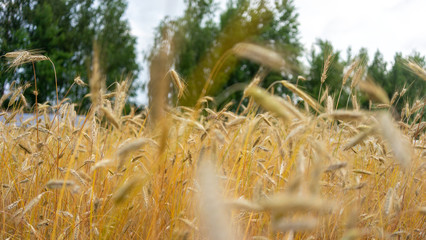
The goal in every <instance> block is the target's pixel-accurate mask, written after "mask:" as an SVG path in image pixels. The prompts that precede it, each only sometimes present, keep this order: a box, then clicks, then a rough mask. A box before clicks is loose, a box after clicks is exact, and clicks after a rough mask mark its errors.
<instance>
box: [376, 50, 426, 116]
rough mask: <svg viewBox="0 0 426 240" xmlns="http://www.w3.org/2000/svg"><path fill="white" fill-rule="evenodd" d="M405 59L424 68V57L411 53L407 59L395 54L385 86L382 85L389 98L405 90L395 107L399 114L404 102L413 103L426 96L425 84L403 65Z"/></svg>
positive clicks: (425, 64) (425, 63)
mask: <svg viewBox="0 0 426 240" xmlns="http://www.w3.org/2000/svg"><path fill="white" fill-rule="evenodd" d="M407 59H408V60H411V61H414V62H416V63H417V64H419V66H421V67H423V68H424V67H425V66H426V61H425V57H424V56H421V55H420V54H419V53H413V54H411V55H410V56H408V57H407V58H404V57H403V56H402V54H401V53H396V54H395V56H394V62H393V64H392V68H391V69H390V71H389V72H388V74H387V84H385V85H384V88H385V90H386V92H387V93H388V94H389V97H392V95H393V93H394V92H396V91H399V92H401V90H402V89H403V88H406V90H407V91H406V93H405V94H404V96H403V100H400V101H399V102H398V105H397V110H398V111H399V112H400V110H401V109H402V107H403V106H404V103H405V102H409V103H413V102H414V101H415V100H417V99H420V98H424V97H425V96H426V84H425V82H424V81H423V80H422V79H421V78H420V77H418V76H417V75H416V74H414V73H413V72H412V71H411V70H410V69H409V68H408V67H407V66H406V65H405V62H406V61H407Z"/></svg>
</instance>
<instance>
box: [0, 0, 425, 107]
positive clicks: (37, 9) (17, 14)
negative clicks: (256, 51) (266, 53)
mask: <svg viewBox="0 0 426 240" xmlns="http://www.w3.org/2000/svg"><path fill="white" fill-rule="evenodd" d="M126 7H127V3H126V1H125V0H103V1H99V3H98V4H96V1H94V0H61V1H56V0H12V1H2V2H1V3H0V22H1V25H2V26H1V28H0V51H1V53H0V54H1V55H4V54H5V53H7V52H10V51H14V50H17V49H40V50H43V51H44V53H45V55H47V56H49V57H50V58H51V59H52V61H53V62H54V63H55V66H56V72H57V74H58V88H59V94H60V95H61V96H64V95H65V94H67V97H69V98H70V99H71V100H72V101H77V102H80V104H81V106H82V108H83V109H84V108H85V107H86V108H87V106H88V101H86V102H85V101H84V100H82V99H83V97H84V96H85V95H86V94H87V92H88V91H87V90H88V89H87V88H81V87H79V88H77V87H72V88H70V87H71V86H72V84H73V82H74V78H75V77H77V76H80V78H81V79H82V80H83V81H85V82H87V81H88V79H89V77H90V70H91V69H90V67H91V58H92V55H93V42H94V41H96V42H98V43H99V45H100V48H99V49H101V53H100V54H101V65H102V67H103V71H104V74H105V76H106V78H107V81H106V83H107V84H106V85H107V87H110V88H111V87H113V82H115V81H117V80H120V79H121V78H123V76H125V74H129V73H130V74H132V75H133V76H137V74H138V73H139V71H140V67H139V66H138V64H137V62H136V50H135V49H136V39H135V37H134V36H132V35H131V34H130V28H129V24H128V22H127V20H126V19H124V17H123V16H124V12H125V10H126ZM165 41H168V42H170V45H169V49H168V51H167V61H163V62H161V64H163V65H164V66H163V68H164V69H175V70H176V72H178V73H179V74H180V75H181V77H182V79H184V81H185V82H186V85H187V91H186V93H185V94H184V96H183V97H182V98H180V99H179V100H178V97H177V92H176V91H175V90H173V87H172V86H171V85H170V86H169V89H168V91H169V94H168V98H169V101H170V102H177V101H179V104H182V105H187V106H193V105H194V104H195V103H196V101H197V99H198V97H199V96H200V94H201V93H202V91H203V88H205V86H206V84H210V86H209V87H208V91H207V92H206V93H205V94H206V95H209V96H212V97H214V98H215V99H216V105H217V107H221V106H223V105H225V104H226V103H228V102H229V101H234V102H237V103H238V102H239V101H240V100H241V98H242V96H243V91H242V90H243V89H244V86H245V84H248V83H250V82H251V81H252V79H253V78H254V76H256V75H261V76H263V80H262V82H261V87H263V88H268V87H271V86H272V88H273V91H274V94H277V95H284V94H289V92H287V91H286V89H285V88H284V87H283V86H281V85H279V84H274V85H273V83H274V82H276V81H278V80H282V79H285V80H289V81H290V82H293V83H295V84H297V85H298V86H299V87H300V88H302V89H304V90H305V91H306V92H308V93H309V94H311V95H312V96H313V97H314V98H315V99H318V100H324V99H321V97H322V96H324V92H327V93H328V95H330V96H333V97H334V98H335V99H339V101H338V105H339V106H338V107H343V108H344V107H347V106H349V107H352V105H353V103H352V101H353V99H357V101H359V103H360V105H361V107H368V105H369V102H368V100H367V98H366V97H365V96H363V95H359V93H357V92H356V91H352V87H353V86H351V84H352V83H351V79H352V78H354V77H357V76H358V77H359V76H361V75H362V77H363V78H366V77H367V76H368V77H369V78H371V79H373V80H374V81H375V82H376V83H377V84H378V85H380V86H382V87H383V88H384V89H385V91H386V92H387V93H388V95H389V98H392V96H393V94H394V92H396V91H397V92H399V93H401V92H403V93H404V94H403V95H402V96H401V95H400V98H399V99H398V101H397V102H395V104H396V105H397V107H398V108H402V106H403V105H404V104H406V103H409V104H412V103H413V101H415V100H416V99H419V98H422V97H424V96H425V94H426V88H425V83H424V82H423V81H421V80H420V79H419V77H417V76H416V75H415V74H414V73H412V72H411V71H410V70H409V69H408V68H407V67H406V66H405V65H404V62H405V61H406V60H407V59H410V60H412V61H415V62H416V63H417V64H418V65H420V66H421V67H423V68H424V67H425V65H426V62H425V57H424V56H423V55H421V54H420V53H413V54H411V55H409V56H403V55H402V54H401V53H395V56H394V59H393V61H392V62H386V61H385V60H384V58H383V55H382V54H381V53H380V51H379V50H377V51H376V52H375V53H374V54H373V56H370V55H369V53H368V52H367V50H366V49H361V50H360V51H359V52H357V53H354V52H352V51H351V49H350V48H348V49H347V50H346V54H345V55H346V56H345V58H343V57H342V55H343V54H342V52H341V51H340V50H337V49H335V48H334V47H333V46H332V44H331V43H330V42H329V41H326V40H321V39H319V40H318V41H317V42H316V43H315V44H314V46H312V47H310V49H304V47H303V46H302V44H301V42H300V32H299V22H298V13H297V9H296V7H295V4H294V1H292V0H276V1H268V0H260V1H252V0H229V1H228V3H227V5H226V8H225V10H223V11H222V12H219V8H218V3H217V1H215V0H185V11H184V13H183V15H182V16H180V17H177V18H170V17H166V18H164V19H163V20H162V21H161V22H160V23H159V25H158V27H157V28H156V30H155V38H154V42H153V46H152V48H151V49H150V50H149V51H147V52H145V53H144V55H145V60H146V62H147V63H148V64H151V65H153V63H154V62H155V61H156V60H155V59H156V58H155V56H157V55H159V53H160V52H161V49H162V45H163V43H164V42H165ZM240 42H249V43H254V44H258V45H261V46H264V47H266V48H269V49H271V50H273V51H275V52H277V53H279V54H280V55H281V56H282V57H283V58H284V59H285V62H286V63H287V67H286V69H285V71H277V70H274V69H269V68H267V67H265V66H260V65H259V64H258V63H253V62H251V61H248V60H243V59H238V58H237V57H236V56H234V55H232V54H229V52H230V50H231V49H232V48H233V47H234V46H235V45H236V44H237V43H240ZM348 44H350V43H348ZM225 56H226V57H225ZM305 58H306V60H307V61H303V59H305ZM1 61H2V64H1V65H0V74H1V75H0V93H1V94H4V93H5V92H6V91H7V90H8V87H9V86H10V85H11V83H12V82H13V81H15V82H18V83H21V84H22V83H23V82H29V81H30V79H32V76H33V75H32V74H33V69H32V66H30V65H26V66H22V67H21V68H19V69H18V70H14V71H13V70H8V69H7V68H8V67H7V64H6V62H5V59H4V58H2V59H1ZM157 63H158V61H157ZM35 67H36V74H37V78H38V79H39V81H38V83H37V84H38V88H39V89H40V94H39V100H38V101H39V102H43V101H47V100H52V99H55V84H54V76H53V73H52V68H51V66H50V64H49V63H47V62H40V63H37V64H36V66H35ZM325 67H326V69H327V71H326V72H325V71H324V69H325ZM152 69H155V68H151V70H152ZM356 74H358V75H356ZM160 78H161V77H160ZM152 79H154V78H152ZM208 80H211V83H209V82H206V81H208ZM145 82H147V83H146V84H144V85H143V86H141V84H139V85H138V84H133V87H132V88H131V89H130V92H129V93H130V94H131V95H134V93H135V89H137V88H139V87H144V88H145V87H147V88H148V92H149V98H150V99H151V100H152V99H153V98H152V95H153V94H154V93H155V84H154V82H155V81H154V80H152V81H145ZM70 89H71V90H70ZM33 90H34V89H33V86H31V87H30V88H28V89H27V90H26V92H25V96H27V97H28V98H29V100H30V104H33V103H34V94H32V91H33ZM235 105H237V104H235ZM234 110H236V108H234Z"/></svg>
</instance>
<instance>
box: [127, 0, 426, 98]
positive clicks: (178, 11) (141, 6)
mask: <svg viewBox="0 0 426 240" xmlns="http://www.w3.org/2000/svg"><path fill="white" fill-rule="evenodd" d="M216 2H219V4H220V9H224V8H225V4H226V2H227V0H216ZM128 3H129V4H128V9H127V12H126V17H127V19H128V20H129V22H130V27H131V29H132V34H133V35H134V36H136V37H137V38H138V46H137V49H138V56H139V57H138V58H139V59H138V60H139V62H140V63H141V64H142V60H143V56H142V51H144V50H147V49H149V47H150V46H152V42H153V33H154V28H155V27H156V26H157V25H158V24H159V22H160V21H161V19H163V18H164V16H166V15H169V16H172V17H173V16H181V15H182V14H183V11H184V1H183V0H128ZM294 3H295V5H296V8H297V12H298V13H299V18H298V19H299V23H300V26H299V32H300V37H301V42H302V43H303V44H304V46H305V48H306V49H310V47H311V46H312V44H313V43H314V42H315V40H316V39H317V38H320V39H325V40H329V41H331V43H332V44H333V46H334V47H335V48H336V49H338V50H341V51H342V52H343V53H344V52H346V49H347V48H348V47H349V46H351V47H352V50H353V53H356V52H358V50H359V49H360V48H361V47H366V48H367V49H368V52H369V55H370V58H372V57H373V54H374V52H375V51H376V50H377V49H379V50H380V51H381V52H382V54H383V55H384V58H385V60H386V61H388V62H391V61H392V60H393V56H394V54H395V53H396V52H402V53H403V55H408V54H411V53H412V52H413V51H414V50H416V51H418V52H420V53H421V54H422V55H426V29H425V24H426V14H425V13H424V12H425V10H426V1H425V0H295V1H294ZM146 69H147V67H146V66H144V70H143V71H142V72H141V73H140V76H139V77H138V81H147V79H148V73H147V71H146ZM145 95H146V94H145V93H142V92H140V93H139V96H138V97H137V101H138V102H140V103H146V96H145Z"/></svg>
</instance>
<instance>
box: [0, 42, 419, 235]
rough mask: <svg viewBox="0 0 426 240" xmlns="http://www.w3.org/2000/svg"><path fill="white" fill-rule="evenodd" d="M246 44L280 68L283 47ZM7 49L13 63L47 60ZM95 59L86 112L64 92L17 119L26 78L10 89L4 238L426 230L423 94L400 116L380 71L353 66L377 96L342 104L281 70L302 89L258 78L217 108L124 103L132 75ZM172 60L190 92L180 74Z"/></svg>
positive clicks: (1, 174)
mask: <svg viewBox="0 0 426 240" xmlns="http://www.w3.org/2000/svg"><path fill="white" fill-rule="evenodd" d="M238 51H239V52H236V55H241V57H244V58H248V59H252V60H254V61H256V62H258V63H260V64H263V65H265V66H271V67H272V68H273V67H274V66H275V65H277V64H278V68H279V67H280V66H281V65H280V64H282V61H283V60H282V59H280V58H279V56H277V55H274V54H273V53H271V52H270V51H268V50H266V49H263V48H262V47H260V46H253V45H251V44H241V45H239V48H238ZM9 57H10V58H11V59H12V60H11V64H12V65H13V64H15V65H14V66H19V65H20V64H23V63H27V62H35V61H40V60H47V57H46V59H44V58H41V57H40V55H37V54H34V53H31V52H27V53H26V55H25V54H23V53H22V52H21V53H10V54H9ZM31 57H34V58H33V59H31ZM35 57H38V58H35ZM409 64H413V63H409ZM414 67H417V71H418V72H420V73H421V74H424V73H425V70H424V69H421V68H420V69H418V66H414ZM98 69H99V66H98V63H97V60H96V57H94V61H93V73H92V77H91V80H90V83H88V84H86V83H84V82H83V81H82V80H81V79H79V78H77V79H76V80H75V83H76V84H75V86H74V87H90V89H91V94H90V98H91V99H92V107H91V109H90V110H89V112H88V113H87V114H86V115H85V118H84V119H83V120H81V121H80V123H78V124H75V122H76V119H77V114H76V112H75V105H74V104H73V103H71V102H69V101H66V100H64V99H63V98H61V97H60V96H58V100H59V101H58V102H59V104H56V103H55V102H53V103H50V104H49V103H43V104H40V103H38V105H36V107H33V108H31V112H32V113H34V117H33V118H32V119H29V120H27V121H26V122H23V123H20V124H18V121H17V119H16V118H15V116H16V115H17V114H20V113H22V112H23V111H24V109H25V108H28V106H25V105H26V101H25V97H24V96H23V95H22V94H21V92H22V88H24V87H25V86H19V87H16V88H15V92H11V93H10V94H9V95H7V96H6V95H5V96H3V97H2V99H1V102H4V101H5V100H6V99H8V100H9V106H8V107H7V109H2V110H1V115H2V116H3V118H4V119H5V120H4V121H2V122H0V129H1V131H0V132H1V139H0V160H1V166H2V167H1V170H0V181H1V185H2V186H1V189H0V194H1V197H0V200H1V201H0V222H1V224H0V226H1V228H0V238H1V239H214V240H215V239H217V240H222V239H425V238H426V223H425V222H426V221H425V220H426V202H425V201H426V198H425V196H426V189H425V184H426V178H425V176H426V174H425V173H426V161H425V160H426V145H425V140H426V138H425V128H426V123H425V122H422V119H424V118H423V112H424V109H425V104H426V100H425V99H424V98H423V99H419V100H418V101H417V102H415V103H413V104H411V105H407V106H406V107H405V108H404V109H403V112H402V113H401V119H400V120H395V119H394V118H393V117H392V115H391V114H390V110H389V109H391V108H392V105H393V104H394V102H395V99H394V98H392V99H388V98H387V95H386V94H385V93H384V92H383V90H382V89H381V88H380V86H377V85H375V84H374V83H373V82H371V81H365V80H363V79H354V78H353V77H351V78H350V80H352V81H358V83H354V84H353V88H354V89H353V91H362V92H364V93H365V94H366V95H368V96H369V97H370V98H371V99H373V100H375V101H374V102H373V104H372V107H371V109H370V110H361V109H359V107H358V106H357V105H356V99H355V103H354V104H353V105H354V106H352V107H351V108H350V109H336V108H335V107H334V106H335V105H336V102H337V101H338V100H339V99H335V98H333V97H332V96H328V95H325V96H322V97H321V99H318V100H315V99H313V98H312V97H310V96H309V94H308V93H306V92H304V91H303V90H301V89H300V88H298V87H297V85H295V84H293V83H290V82H289V81H284V80H283V81H281V82H278V83H277V84H282V85H283V87H286V88H287V89H289V90H290V91H291V92H293V93H294V95H295V96H298V97H299V98H300V101H299V102H298V103H295V102H294V101H292V100H291V99H290V98H282V97H279V96H274V95H273V94H271V93H270V92H269V91H267V90H265V89H261V88H260V87H258V83H259V82H260V81H261V80H262V79H260V78H255V79H254V80H253V82H252V83H251V84H250V85H249V86H248V87H247V88H246V90H245V92H244V94H245V97H247V98H248V99H249V101H248V104H247V105H246V106H241V107H242V109H243V113H242V114H239V115H236V114H235V113H234V112H231V111H229V110H228V108H229V105H227V106H225V108H222V109H211V108H209V107H208V106H209V103H210V101H211V100H212V98H210V97H208V96H202V97H201V98H200V99H199V101H198V104H197V105H196V107H195V108H187V107H180V106H176V107H171V106H167V105H166V104H163V103H165V102H166V101H164V100H161V98H159V99H158V101H159V103H158V104H156V105H155V106H154V107H153V108H150V109H148V110H146V111H144V112H142V113H135V112H134V111H131V112H130V113H128V114H126V115H123V114H122V112H123V107H124V104H125V102H126V98H127V95H126V93H127V89H128V87H129V82H128V80H124V81H121V82H119V83H116V87H115V90H114V91H113V92H103V91H102V84H101V82H102V76H101V75H100V74H99V73H98V71H99V70H98ZM324 72H326V69H325V71H324ZM169 73H170V75H171V80H172V81H173V83H174V84H175V87H176V89H177V92H178V96H179V97H180V96H181V95H182V94H184V90H183V88H184V84H183V82H182V81H181V80H180V78H179V76H178V74H177V73H176V72H174V71H172V72H169ZM325 78H326V76H325ZM347 80H348V79H343V80H342V81H347ZM324 81H325V83H324V84H326V79H324ZM31 84H34V83H31ZM86 85H88V86H86ZM39 94H42V91H40V93H39ZM397 95H398V94H397ZM397 97H398V96H396V97H395V98H397ZM50 114H53V115H54V116H55V117H53V118H52V117H50V116H51V115H50ZM37 119H38V120H39V121H37V124H34V123H32V121H33V122H34V121H35V120H37Z"/></svg>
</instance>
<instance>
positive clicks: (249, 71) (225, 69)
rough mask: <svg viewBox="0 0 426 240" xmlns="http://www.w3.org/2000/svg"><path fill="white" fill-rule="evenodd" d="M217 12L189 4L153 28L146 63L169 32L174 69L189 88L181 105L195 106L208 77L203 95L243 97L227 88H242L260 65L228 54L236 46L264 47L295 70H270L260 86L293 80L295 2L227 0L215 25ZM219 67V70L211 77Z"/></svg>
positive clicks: (297, 47) (193, 0) (211, 6)
mask: <svg viewBox="0 0 426 240" xmlns="http://www.w3.org/2000/svg"><path fill="white" fill-rule="evenodd" d="M215 13H216V4H215V2H214V1H213V0H209V1H204V0H187V1H186V10H185V14H184V16H183V17H180V18H178V19H174V20H170V19H165V20H164V21H162V23H161V24H160V25H159V27H158V28H157V31H156V40H155V42H154V48H153V50H152V51H151V52H150V53H149V55H148V58H147V59H148V61H151V59H152V56H154V55H155V54H156V53H157V52H158V46H159V45H160V43H161V42H162V41H163V40H164V38H162V34H161V33H163V32H164V29H166V28H167V29H169V30H170V32H171V35H172V36H173V38H172V41H173V43H174V45H175V52H174V55H173V56H172V57H173V65H174V67H175V68H176V70H177V71H178V72H179V73H180V74H181V75H182V76H183V78H184V79H185V80H186V82H187V84H188V93H187V95H186V97H185V98H184V99H182V100H181V103H182V104H184V105H193V104H195V102H196V100H197V99H198V97H199V96H200V95H201V93H202V89H203V88H204V87H205V86H206V81H207V79H208V78H209V76H212V77H213V78H212V82H211V84H209V85H208V92H207V93H206V94H207V95H209V96H214V97H216V96H218V95H219V94H222V95H223V94H224V93H225V94H226V93H228V95H226V96H225V98H227V99H228V100H229V99H236V100H239V99H240V98H241V94H242V93H241V91H240V92H232V91H230V90H231V89H232V88H234V89H238V90H241V87H237V88H235V86H236V85H239V86H242V83H245V84H247V83H249V82H250V81H251V80H252V78H253V77H254V75H255V73H256V72H257V71H258V69H259V67H260V66H259V65H258V64H255V63H252V62H250V61H247V60H239V59H237V58H236V57H234V56H232V55H229V52H230V49H232V47H234V46H235V44H237V43H239V42H252V43H257V44H261V45H266V46H267V47H268V48H271V49H273V50H275V51H278V52H280V53H284V54H283V56H285V57H286V59H288V62H289V63H293V64H294V65H295V66H296V67H295V68H294V69H293V70H294V71H292V72H287V73H279V72H272V73H271V74H269V75H268V76H267V78H266V79H265V80H264V81H263V82H262V86H264V87H266V86H269V85H270V84H271V83H272V82H274V81H276V80H280V79H284V78H287V79H288V78H292V77H293V76H297V72H298V71H297V70H298V69H297V66H298V58H299V57H300V55H301V52H302V46H301V44H300V42H299V38H298V22H297V14H296V12H295V7H294V4H293V1H275V2H274V3H271V2H270V1H257V2H255V3H254V1H250V0H238V1H229V2H228V4H227V9H226V10H225V11H224V12H222V13H221V14H220V22H219V23H216V22H215V21H214V16H215V15H214V14H215ZM223 56H228V57H227V58H223ZM219 63H220V64H219ZM217 67H219V69H217V70H218V71H217V72H215V74H214V75H211V74H212V70H213V69H214V68H217ZM224 89H225V90H224ZM226 89H228V90H226ZM276 93H277V94H282V93H283V88H282V87H281V88H280V87H278V86H277V87H276Z"/></svg>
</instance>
